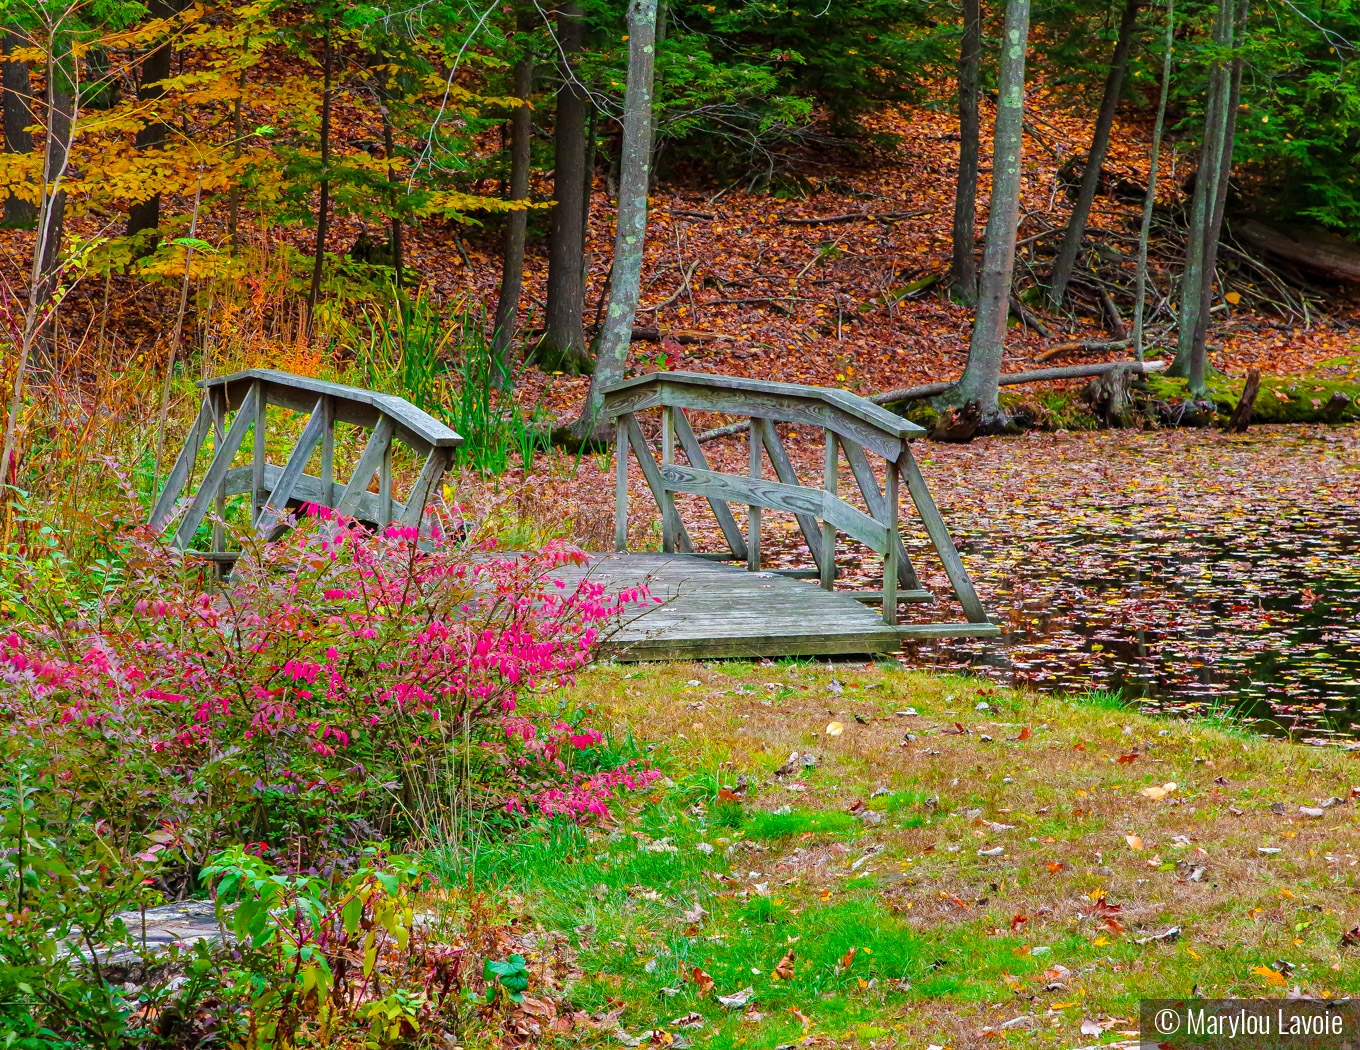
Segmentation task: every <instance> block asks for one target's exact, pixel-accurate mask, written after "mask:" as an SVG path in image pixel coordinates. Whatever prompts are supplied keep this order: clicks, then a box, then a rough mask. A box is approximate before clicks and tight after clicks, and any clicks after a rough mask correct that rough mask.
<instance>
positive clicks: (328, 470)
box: [321, 394, 335, 507]
mask: <svg viewBox="0 0 1360 1050" xmlns="http://www.w3.org/2000/svg"><path fill="white" fill-rule="evenodd" d="M321 501H322V502H323V503H324V504H325V505H326V506H328V507H333V506H335V398H333V397H331V396H330V395H329V394H324V395H322V398H321Z"/></svg>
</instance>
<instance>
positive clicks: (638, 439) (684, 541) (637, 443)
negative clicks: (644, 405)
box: [624, 415, 694, 554]
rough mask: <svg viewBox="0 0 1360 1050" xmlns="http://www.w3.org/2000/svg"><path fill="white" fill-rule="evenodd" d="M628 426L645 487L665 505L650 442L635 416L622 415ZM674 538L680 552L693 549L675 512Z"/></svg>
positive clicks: (686, 531) (657, 500)
mask: <svg viewBox="0 0 1360 1050" xmlns="http://www.w3.org/2000/svg"><path fill="white" fill-rule="evenodd" d="M624 419H625V421H626V424H627V428H628V443H629V444H630V445H632V446H633V455H634V456H636V457H637V461H638V466H640V467H641V468H642V476H643V477H644V478H645V479H646V481H647V487H648V488H649V489H651V490H652V498H653V499H654V500H656V505H657V506H658V507H662V508H664V507H665V506H666V502H665V498H664V497H665V494H666V486H665V484H664V483H663V482H662V480H661V472H660V470H658V469H657V466H656V459H655V458H654V457H653V456H652V444H651V442H650V441H648V440H647V439H646V438H645V437H644V436H643V434H642V428H641V427H639V426H638V421H637V418H636V417H635V416H632V415H629V416H626V417H624ZM675 527H676V531H675V539H676V544H677V546H679V548H680V550H681V552H683V553H685V554H688V553H690V552H691V551H693V550H694V544H693V543H691V542H690V538H689V531H688V530H687V529H686V528H685V523H684V522H683V521H681V520H680V517H679V515H678V514H676V520H675Z"/></svg>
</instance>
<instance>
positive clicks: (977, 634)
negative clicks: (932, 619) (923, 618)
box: [897, 623, 1001, 638]
mask: <svg viewBox="0 0 1360 1050" xmlns="http://www.w3.org/2000/svg"><path fill="white" fill-rule="evenodd" d="M897 633H898V634H899V635H900V636H901V637H903V638H998V637H1000V635H1001V628H1000V627H998V626H997V625H996V624H994V623H909V624H902V625H899V626H898V628H897Z"/></svg>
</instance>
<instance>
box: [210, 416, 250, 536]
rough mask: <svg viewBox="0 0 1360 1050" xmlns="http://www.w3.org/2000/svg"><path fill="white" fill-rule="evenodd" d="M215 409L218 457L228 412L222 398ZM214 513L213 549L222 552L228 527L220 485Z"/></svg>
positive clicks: (215, 440) (214, 419) (223, 438)
mask: <svg viewBox="0 0 1360 1050" xmlns="http://www.w3.org/2000/svg"><path fill="white" fill-rule="evenodd" d="M213 409H214V411H215V412H216V415H214V417H213V455H214V456H216V455H217V453H218V451H220V450H221V448H222V442H223V441H224V440H225V439H226V418H227V410H226V405H225V403H224V400H223V399H222V398H221V397H218V398H217V399H216V400H214V402H213ZM244 414H245V415H247V416H248V415H249V414H250V413H249V412H245V413H244ZM237 444H239V442H238V443H237ZM231 454H232V455H233V456H234V455H235V454H236V451H235V449H233V450H232V453H231ZM203 484H204V486H206V485H207V479H204V482H203ZM213 511H214V516H213V523H212V549H213V550H215V551H220V550H222V548H223V547H224V546H225V545H226V527H225V526H224V525H223V521H224V520H225V519H226V516H227V493H226V491H225V490H224V489H223V488H222V486H221V485H218V487H217V493H216V495H215V496H214V497H213Z"/></svg>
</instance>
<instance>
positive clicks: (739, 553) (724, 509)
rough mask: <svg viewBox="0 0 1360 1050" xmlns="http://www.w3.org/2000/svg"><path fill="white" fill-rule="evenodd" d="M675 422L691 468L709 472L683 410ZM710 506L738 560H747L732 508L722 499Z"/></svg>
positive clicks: (704, 457) (744, 542)
mask: <svg viewBox="0 0 1360 1050" xmlns="http://www.w3.org/2000/svg"><path fill="white" fill-rule="evenodd" d="M674 422H675V436H676V437H677V438H679V439H680V447H681V448H682V449H684V451H685V458H686V459H688V460H689V464H690V466H692V467H699V468H700V469H701V470H708V469H709V467H708V457H707V456H705V455H704V448H703V446H702V445H700V444H699V442H698V441H697V440H695V437H694V429H693V428H692V427H691V426H690V425H689V420H688V419H687V418H686V417H685V412H684V410H683V409H676V411H675V417H674ZM708 505H709V507H710V508H712V510H713V516H714V517H715V518H717V519H718V527H719V528H720V529H722V534H723V538H724V539H725V540H727V545H728V547H730V548H731V550H732V553H733V554H734V555H735V556H736V557H737V558H739V559H742V560H745V558H746V538H745V537H744V536H742V534H741V526H740V525H738V524H737V519H736V516H735V515H734V514H733V513H732V508H731V507H729V506H728V505H727V504H726V503H724V502H723V501H722V500H720V499H711V500H709V501H708Z"/></svg>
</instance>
